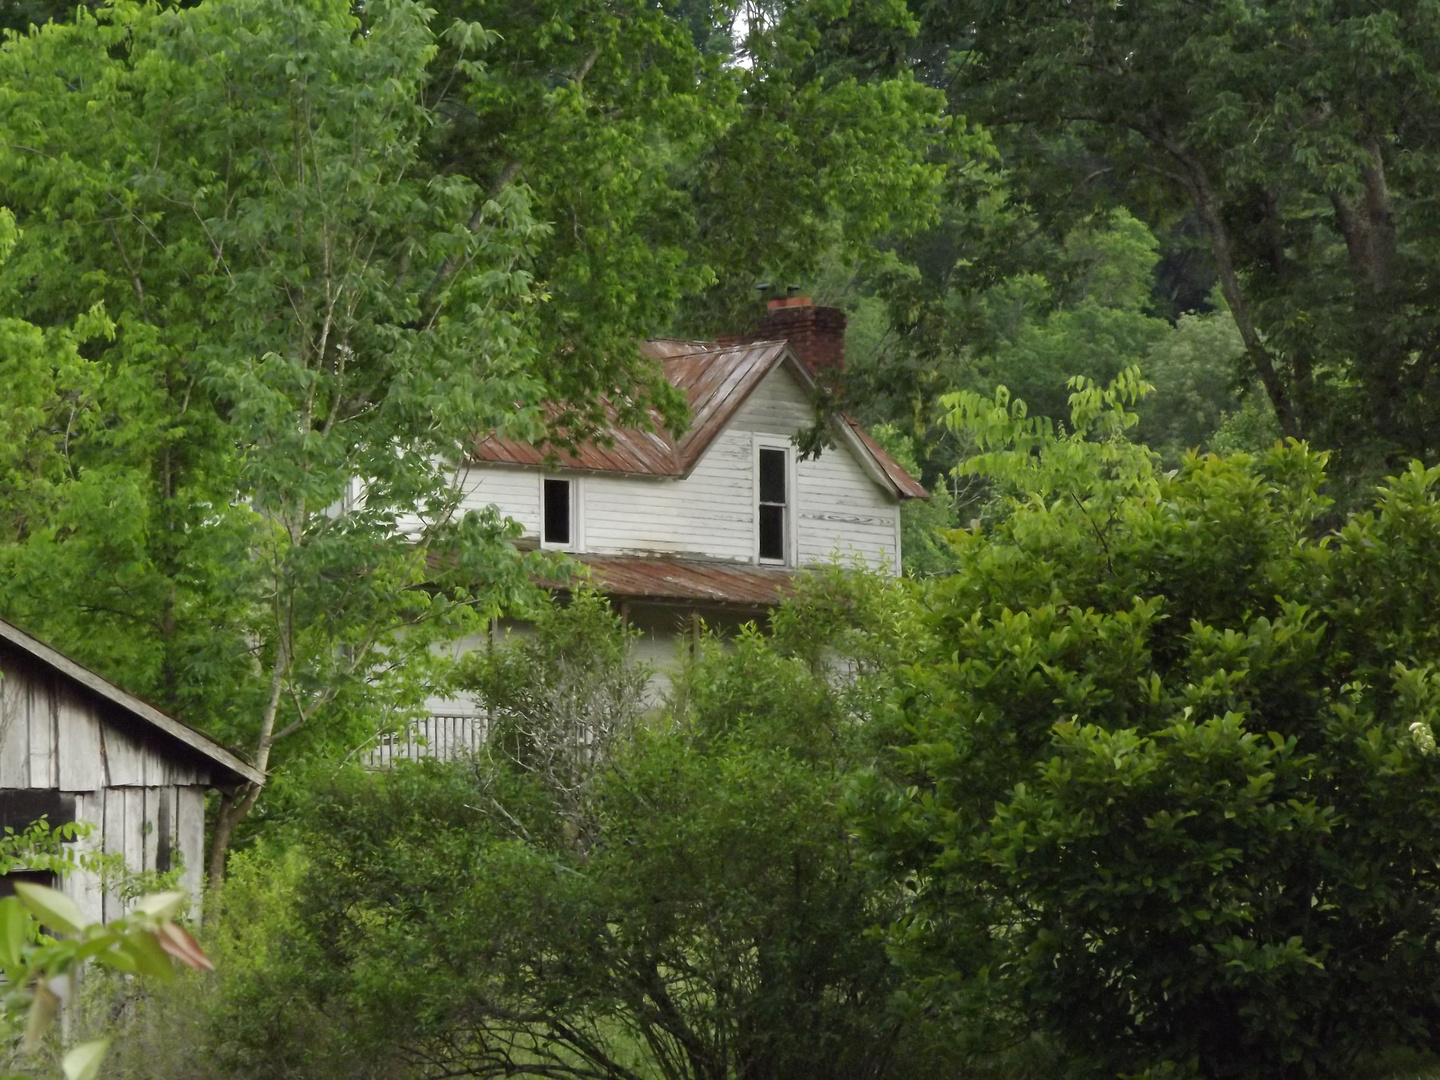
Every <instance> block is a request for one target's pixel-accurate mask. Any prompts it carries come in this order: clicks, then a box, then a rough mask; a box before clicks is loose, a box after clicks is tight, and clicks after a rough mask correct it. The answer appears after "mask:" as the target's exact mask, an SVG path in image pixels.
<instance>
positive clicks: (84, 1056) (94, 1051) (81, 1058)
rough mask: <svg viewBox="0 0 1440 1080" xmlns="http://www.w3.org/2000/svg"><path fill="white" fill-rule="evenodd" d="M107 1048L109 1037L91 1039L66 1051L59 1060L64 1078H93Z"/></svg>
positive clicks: (78, 1079)
mask: <svg viewBox="0 0 1440 1080" xmlns="http://www.w3.org/2000/svg"><path fill="white" fill-rule="evenodd" d="M109 1048H110V1040H109V1039H91V1040H90V1041H89V1042H83V1043H80V1044H79V1045H78V1046H75V1047H72V1048H71V1049H70V1050H68V1051H66V1053H65V1056H64V1057H63V1058H62V1059H61V1061H60V1068H61V1070H62V1071H63V1072H64V1073H65V1080H95V1078H96V1077H97V1076H99V1075H100V1066H101V1064H102V1063H103V1062H104V1060H105V1051H106V1050H108V1049H109Z"/></svg>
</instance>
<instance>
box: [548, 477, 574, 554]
mask: <svg viewBox="0 0 1440 1080" xmlns="http://www.w3.org/2000/svg"><path fill="white" fill-rule="evenodd" d="M540 496H541V498H540V514H541V522H540V546H541V547H550V548H573V547H574V546H575V525H576V521H575V517H576V515H575V483H574V481H571V480H558V479H555V478H553V477H549V476H547V477H545V478H544V479H543V480H542V481H541V482H540Z"/></svg>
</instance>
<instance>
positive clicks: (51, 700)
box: [0, 654, 210, 920]
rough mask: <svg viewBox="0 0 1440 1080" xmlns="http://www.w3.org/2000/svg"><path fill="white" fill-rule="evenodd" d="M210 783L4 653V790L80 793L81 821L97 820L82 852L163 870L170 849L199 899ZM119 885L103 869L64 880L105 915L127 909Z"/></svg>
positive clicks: (0, 697) (0, 704)
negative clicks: (105, 884) (106, 881)
mask: <svg viewBox="0 0 1440 1080" xmlns="http://www.w3.org/2000/svg"><path fill="white" fill-rule="evenodd" d="M209 782H210V776H209V774H208V772H207V771H206V770H203V769H200V768H197V767H195V766H193V765H190V764H187V763H185V762H183V761H180V760H177V759H176V758H175V757H174V756H173V755H170V754H166V753H164V752H162V751H161V749H160V748H159V747H158V746H156V745H155V744H154V743H153V742H150V741H146V740H144V739H142V738H140V737H138V736H137V735H136V734H135V733H134V732H133V731H132V730H128V729H122V728H120V727H119V726H117V725H116V724H115V723H114V722H113V721H112V720H111V719H110V718H109V716H108V715H107V713H106V712H105V709H104V707H103V706H101V705H99V704H97V703H94V702H92V701H90V700H87V699H86V698H85V697H83V696H82V695H81V694H80V693H77V692H76V690H75V689H74V688H73V687H72V686H70V685H68V684H67V683H66V682H65V681H64V680H63V679H61V678H59V677H58V676H56V675H55V674H53V673H52V672H50V671H48V670H43V669H41V668H40V667H38V666H37V665H35V664H33V663H30V662H27V661H26V660H24V659H22V658H20V657H16V656H11V655H9V654H6V655H5V656H4V657H3V659H0V788H45V789H58V790H60V791H62V792H66V793H69V794H74V795H75V819H76V820H77V821H83V822H86V823H87V824H89V825H91V826H93V827H94V832H93V833H92V834H91V835H90V836H89V837H87V838H86V839H85V840H83V841H81V842H80V845H79V847H80V850H84V851H92V852H105V853H118V854H120V855H122V856H123V857H124V859H125V865H126V868H127V869H128V870H129V871H130V872H131V873H138V872H141V871H154V870H158V869H164V867H161V866H160V865H159V864H160V862H161V861H162V860H161V858H160V853H161V851H162V849H163V850H165V851H166V852H167V854H168V861H169V862H170V864H171V865H172V866H173V865H181V866H183V868H184V869H183V872H182V875H181V880H182V882H183V883H184V884H185V885H186V886H187V887H188V888H189V889H190V890H191V894H192V895H193V896H194V897H195V898H196V904H197V905H198V902H199V890H200V884H201V871H202V868H203V863H204V852H205V789H206V786H207V785H208V784H209ZM162 831H163V832H164V833H166V834H168V835H166V836H164V837H162ZM110 884H111V887H110V888H109V889H102V885H101V882H100V880H99V879H98V877H97V876H96V875H93V874H90V873H77V874H72V875H70V877H69V879H68V880H66V881H65V882H64V883H63V886H62V887H63V888H64V890H65V892H66V893H67V894H69V895H70V897H71V898H72V899H73V900H74V901H75V902H76V903H77V904H79V905H80V909H81V910H82V911H83V912H85V914H86V916H87V918H90V919H92V920H99V919H102V918H103V919H113V918H117V917H118V916H120V915H122V914H124V910H123V909H124V906H125V905H124V903H123V898H122V896H121V893H120V889H119V882H118V880H117V881H113V882H111V883H110ZM197 910H198V908H197Z"/></svg>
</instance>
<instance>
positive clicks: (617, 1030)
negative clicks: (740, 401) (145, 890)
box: [220, 574, 923, 1080]
mask: <svg viewBox="0 0 1440 1080" xmlns="http://www.w3.org/2000/svg"><path fill="white" fill-rule="evenodd" d="M910 621H911V619H910V613H909V612H908V611H907V610H906V600H905V598H904V597H903V596H902V595H901V594H898V593H895V592H894V591H893V590H887V589H885V588H884V587H883V586H881V585H879V583H875V584H873V586H872V587H871V588H870V589H868V590H865V591H864V592H862V593H856V591H855V590H854V589H853V588H851V587H849V586H847V585H846V584H845V582H844V581H843V577H842V576H841V575H838V574H837V575H835V576H833V577H831V578H828V579H825V580H822V581H818V582H816V583H815V585H814V587H813V591H812V593H811V595H810V596H808V597H807V598H805V599H802V600H801V601H799V602H798V603H797V604H796V605H795V606H794V607H792V608H791V609H789V610H788V611H787V612H786V613H785V616H784V618H783V619H782V620H781V623H780V625H779V626H778V628H777V635H776V638H775V639H774V640H773V641H767V640H765V639H763V638H761V637H760V636H759V635H758V634H754V633H749V634H746V635H745V636H743V637H742V638H741V640H739V641H738V642H737V643H736V646H735V648H734V650H733V651H731V650H727V649H724V648H722V647H721V646H720V644H719V643H718V642H710V643H707V644H705V645H704V646H703V647H702V648H701V650H700V653H699V655H698V657H697V658H696V659H695V660H694V662H693V665H692V666H691V667H690V668H689V669H688V670H687V671H686V672H685V673H684V675H683V677H682V679H681V681H680V682H679V683H677V685H676V687H675V696H674V700H673V702H672V703H671V705H669V706H667V707H663V708H661V709H660V711H659V713H658V714H655V715H652V716H650V717H649V718H646V717H645V716H644V713H645V704H644V702H643V701H642V700H640V699H638V698H637V697H636V696H635V695H634V690H635V689H636V686H635V680H634V675H633V669H632V668H631V667H630V666H629V665H628V663H627V656H626V653H627V651H628V650H627V647H626V646H627V640H626V634H627V631H625V629H624V628H623V625H622V624H621V623H620V622H619V620H618V619H617V618H616V617H615V616H614V615H613V614H611V613H610V612H609V610H608V608H607V607H606V605H605V604H604V601H603V600H599V599H598V598H595V597H590V596H585V595H583V594H582V595H581V596H580V597H578V598H577V599H576V601H575V603H574V604H573V605H572V606H571V607H569V608H568V609H552V610H551V611H549V612H548V613H546V614H545V615H543V616H542V617H541V619H540V622H539V625H538V632H537V634H536V636H535V638H534V639H533V640H528V641H527V640H524V639H521V640H519V641H516V642H512V643H510V644H508V645H505V646H501V647H498V648H497V649H496V650H495V654H494V655H492V657H491V659H490V661H489V662H488V663H487V665H486V667H487V671H486V672H484V673H483V674H482V678H481V682H480V686H481V688H482V689H481V695H482V696H481V700H482V701H483V702H484V703H485V704H487V705H488V706H490V707H492V708H493V709H494V710H495V713H494V716H495V719H494V727H493V729H492V732H491V738H490V742H489V745H488V747H487V750H486V752H485V753H484V754H482V755H481V756H480V757H479V758H477V759H476V760H474V761H470V762H460V763H452V764H438V763H435V762H429V763H424V764H418V765H412V766H406V767H401V768H397V769H395V770H393V771H392V772H390V773H388V774H383V775H378V776H376V775H370V776H364V777H354V778H352V779H350V780H348V781H346V782H342V783H338V784H336V785H333V786H331V787H329V788H327V789H326V790H325V791H324V792H322V793H320V795H319V796H318V797H317V798H316V799H315V800H314V802H313V803H312V804H311V815H310V817H309V819H308V823H307V825H306V827H305V829H304V831H303V834H301V835H300V836H299V837H297V839H299V841H300V850H301V851H303V853H304V859H305V860H306V863H305V868H304V872H303V876H302V877H301V878H300V880H299V882H298V884H297V886H296V893H295V903H296V910H297V911H298V912H299V913H300V917H299V923H300V926H299V927H298V928H292V929H290V930H289V931H288V932H287V936H288V937H289V939H290V940H291V942H292V944H290V945H289V946H287V947H285V948H284V949H283V950H282V951H277V952H273V953H272V955H274V956H275V957H276V962H273V963H270V964H261V965H256V964H255V963H254V962H253V961H251V962H250V964H249V965H247V967H248V969H249V972H250V976H249V977H250V978H251V979H253V984H254V985H262V986H269V987H271V990H270V991H269V992H267V993H266V994H265V995H264V996H263V1004H260V1005H259V1007H257V1002H256V1000H255V997H254V996H253V995H250V994H243V996H241V995H237V996H238V997H239V1000H238V1001H237V1006H239V1007H238V1008H237V1009H236V1011H235V1012H234V1013H224V1014H222V1015H223V1021H224V1022H223V1024H222V1025H221V1029H220V1030H221V1032H223V1034H221V1036H220V1038H221V1039H222V1040H225V1041H229V1042H230V1043H231V1045H233V1043H234V1041H235V1039H236V1036H237V1033H239V1035H240V1037H241V1038H243V1039H249V1040H251V1042H250V1045H249V1046H248V1047H245V1048H244V1050H242V1051H241V1055H240V1056H241V1057H242V1058H245V1059H247V1060H251V1061H254V1060H258V1059H261V1058H263V1057H265V1056H266V1053H267V1051H266V1047H267V1046H270V1045H273V1044H274V1043H275V1041H276V1040H277V1039H280V1040H284V1039H285V1038H286V1035H287V1034H288V1033H289V1031H293V1030H294V1029H295V1025H296V1024H297V1017H296V1009H295V1005H294V1003H295V1000H296V996H297V995H296V991H295V989H294V988H295V987H296V986H299V987H303V988H305V994H306V995H307V996H308V999H309V1002H310V1003H309V1004H308V1005H307V1006H306V1007H305V1010H304V1011H307V1012H308V1013H309V1014H310V1015H312V1016H314V1015H317V1014H320V1015H325V1014H328V1015H329V1016H330V1017H331V1018H332V1020H331V1022H332V1023H333V1022H335V1020H334V1018H336V1017H343V1018H344V1019H343V1020H342V1021H340V1022H342V1023H344V1025H345V1028H346V1030H347V1032H348V1035H347V1038H348V1040H349V1041H351V1042H352V1043H353V1044H354V1047H353V1052H355V1053H356V1054H358V1056H359V1057H360V1058H364V1059H367V1060H371V1061H383V1062H388V1063H390V1064H389V1065H388V1066H385V1067H386V1068H393V1069H400V1070H407V1071H410V1072H413V1073H414V1074H416V1075H438V1074H453V1073H455V1072H462V1073H464V1074H466V1075H475V1076H509V1075H534V1076H540V1075H547V1076H572V1077H587V1076H604V1077H615V1078H627V1080H633V1078H635V1077H655V1076H662V1077H675V1078H716V1080H719V1078H723V1077H731V1076H754V1077H781V1076H796V1075H807V1076H808V1075H813V1076H833V1077H880V1076H912V1075H917V1070H919V1069H921V1068H922V1065H923V1063H922V1062H921V1061H920V1060H919V1056H918V1055H919V1051H918V1049H917V1048H916V1046H915V1045H914V1041H913V1040H911V1039H909V1038H908V1029H907V1028H906V1026H905V1024H904V1017H903V1016H902V1015H901V1014H899V1013H897V1012H895V1011H894V1009H893V1007H892V1001H891V994H892V993H893V991H894V990H895V989H896V987H897V985H898V984H897V979H898V974H899V973H898V971H897V970H896V969H895V968H894V967H893V966H892V965H891V964H890V963H889V961H888V959H887V957H886V953H885V948H884V943H883V942H882V941H881V940H880V939H879V938H878V937H877V936H875V935H872V934H869V933H868V932H867V931H868V930H869V929H870V927H872V926H873V925H875V924H876V923H877V922H885V921H888V920H889V919H890V918H892V917H894V916H895V914H896V913H897V909H896V906H895V905H896V903H897V902H898V900H899V898H900V894H899V893H898V891H896V890H894V889H892V888H889V887H887V886H885V885H884V883H883V882H881V881H879V880H878V879H877V878H876V877H875V876H874V874H873V873H872V872H870V871H868V870H866V869H865V867H864V866H863V864H860V863H857V862H855V861H854V860H853V858H852V851H851V846H850V843H849V840H848V837H847V829H846V826H845V824H844V822H843V820H842V819H841V816H840V812H839V798H838V797H839V794H840V791H841V789H842V787H843V785H844V783H845V782H846V777H847V776H849V775H851V774H852V773H854V771H855V770H856V769H857V768H858V767H860V766H862V765H863V764H865V763H867V762H869V761H870V760H871V758H872V756H873V745H872V744H873V737H874V736H873V732H874V730H875V725H874V723H873V721H874V720H875V716H874V709H875V708H876V707H877V705H878V704H879V702H880V701H881V700H883V689H884V685H885V683H886V681H887V679H888V676H887V674H886V673H887V672H888V670H890V669H891V668H892V667H893V658H894V655H895V653H896V652H897V651H899V650H901V649H903V648H904V647H905V646H906V641H905V639H904V636H903V635H904V633H905V629H904V628H905V627H906V626H908V625H909V624H910ZM820 626H827V627H828V628H829V629H828V630H827V631H826V632H824V633H823V634H820V633H817V628H818V627H820ZM847 644H848V645H850V646H852V647H849V648H847ZM822 653H823V655H822ZM836 663H845V664H846V665H848V666H850V667H851V668H852V681H849V682H846V683H844V684H841V685H836V684H834V683H833V682H832V681H831V680H830V679H829V678H828V677H827V674H828V672H829V671H830V670H831V667H830V665H833V664H836ZM577 671H585V672H587V673H588V675H589V678H587V679H586V681H585V682H584V683H583V684H580V683H576V682H573V681H569V679H568V675H570V674H573V673H575V672H577ZM557 672H560V673H562V674H560V675H557V674H556V673H557ZM643 685H644V682H643V680H642V681H641V683H640V687H641V688H643ZM577 699H578V700H580V704H578V705H577V704H576V702H577ZM546 701H548V702H551V703H555V702H560V701H563V702H566V703H567V705H566V706H565V707H563V708H559V709H556V708H550V709H547V708H543V707H541V708H537V707H536V704H537V703H543V702H546ZM617 704H619V705H621V706H622V707H621V708H619V709H617V707H616V706H617ZM541 716H546V717H550V718H552V719H554V718H557V717H558V718H559V720H560V722H559V724H557V725H552V727H551V729H550V731H548V732H542V731H539V730H538V729H537V724H536V720H537V718H539V717H541ZM601 718H606V719H605V721H604V722H601ZM559 728H564V729H565V730H564V731H563V734H564V735H568V736H569V738H568V740H567V741H565V742H561V741H560V739H558V738H556V737H555V736H558V735H560V734H562V732H561V731H560V730H558V729H559ZM557 749H560V750H561V751H562V753H556V752H555V751H556V750H557ZM295 954H298V955H303V956H307V957H309V958H310V965H309V966H307V968H306V969H304V970H302V971H299V972H296V971H294V970H293V969H288V968H287V967H286V965H285V962H284V961H283V960H281V959H280V957H282V956H285V955H295ZM241 1002H243V1005H242V1004H241ZM302 1015H303V1013H302ZM298 1023H299V1024H301V1025H302V1029H303V1025H304V1023H305V1021H304V1020H303V1019H302V1020H299V1021H298ZM286 1045H287V1046H288V1045H289V1043H288V1042H287V1043H286ZM295 1049H296V1053H297V1054H298V1055H299V1057H300V1059H301V1060H303V1061H306V1062H309V1065H308V1066H307V1067H306V1068H307V1070H313V1071H314V1072H319V1073H325V1072H327V1071H328V1068H329V1067H328V1066H327V1065H326V1064H325V1063H324V1062H323V1061H318V1060H315V1058H313V1057H312V1056H311V1055H310V1054H308V1053H306V1052H305V1051H303V1050H301V1049H300V1048H299V1047H296V1048H295ZM288 1052H289V1051H288V1050H287V1055H288ZM347 1060H349V1059H348V1058H347ZM297 1064H298V1063H297V1061H295V1060H293V1059H292V1060H290V1061H289V1065H288V1066H287V1068H295V1067H297ZM336 1071H337V1072H338V1071H341V1070H340V1069H338V1068H337V1070H336ZM306 1074H310V1073H309V1072H308V1071H307V1072H306Z"/></svg>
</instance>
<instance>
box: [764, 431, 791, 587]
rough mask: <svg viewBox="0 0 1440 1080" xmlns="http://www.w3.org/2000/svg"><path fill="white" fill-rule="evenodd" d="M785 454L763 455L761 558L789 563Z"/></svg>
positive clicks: (768, 453)
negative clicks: (785, 560)
mask: <svg viewBox="0 0 1440 1080" xmlns="http://www.w3.org/2000/svg"><path fill="white" fill-rule="evenodd" d="M788 456H789V455H788V454H787V453H786V452H785V451H784V450H765V449H762V450H761V451H760V558H762V559H775V560H778V561H782V562H783V561H784V559H785V495H786V491H785V488H786V483H785V459H786V458H787V457H788Z"/></svg>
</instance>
